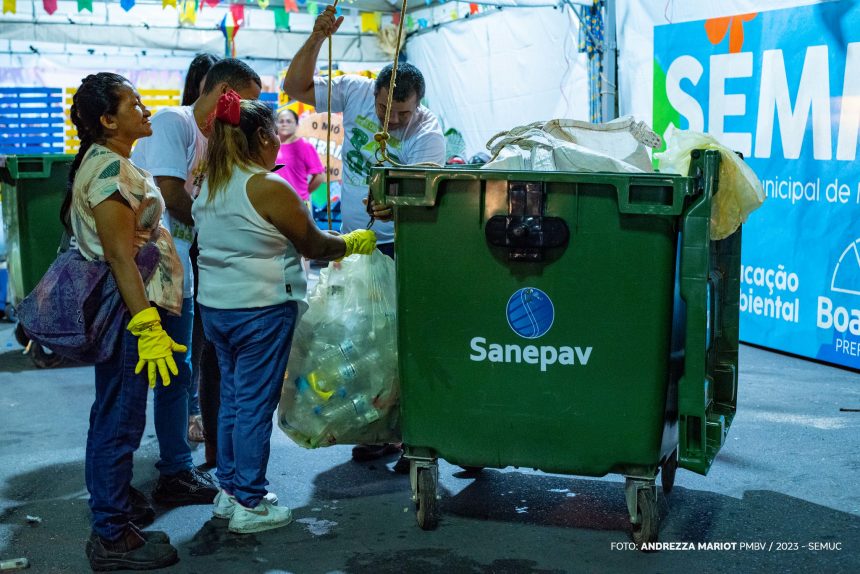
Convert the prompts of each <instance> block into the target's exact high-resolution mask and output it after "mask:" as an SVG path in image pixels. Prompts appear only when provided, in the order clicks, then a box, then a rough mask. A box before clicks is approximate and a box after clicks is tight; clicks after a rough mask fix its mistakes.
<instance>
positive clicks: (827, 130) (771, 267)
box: [654, 2, 860, 368]
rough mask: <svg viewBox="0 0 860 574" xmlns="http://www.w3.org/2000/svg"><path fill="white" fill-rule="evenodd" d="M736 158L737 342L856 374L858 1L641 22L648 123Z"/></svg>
mask: <svg viewBox="0 0 860 574" xmlns="http://www.w3.org/2000/svg"><path fill="white" fill-rule="evenodd" d="M669 124H673V125H675V126H677V127H680V128H682V129H691V130H696V131H705V132H708V133H710V134H712V135H714V136H715V137H717V138H718V139H719V140H720V141H721V142H722V143H724V144H726V145H727V146H729V147H731V148H733V149H735V150H737V151H739V152H741V153H743V155H744V157H745V158H746V160H747V161H748V162H749V165H750V166H751V167H752V168H753V169H754V170H755V172H756V174H757V175H758V176H759V178H760V179H761V181H762V184H763V186H764V190H765V193H766V194H767V199H766V200H765V203H764V206H763V207H762V208H761V209H759V210H758V211H756V212H754V213H753V214H752V215H751V216H750V219H749V222H748V223H747V224H746V225H745V226H744V228H743V254H742V259H741V265H742V267H741V299H740V307H741V333H740V335H741V339H742V340H743V341H746V342H749V343H755V344H759V345H764V346H767V347H770V348H773V349H778V350H782V351H786V352H790V353H796V354H798V355H803V356H806V357H811V358H816V359H820V360H823V361H828V362H831V363H836V364H839V365H844V366H848V367H853V368H860V165H859V164H858V163H857V162H856V161H855V159H856V156H857V143H858V126H860V3H856V2H832V3H824V4H818V5H813V6H804V7H797V8H791V9H786V10H775V11H769V12H760V13H756V14H745V15H738V16H734V17H727V18H717V19H713V20H707V21H698V22H685V23H680V24H669V25H665V26H658V27H656V28H655V29H654V125H655V128H656V129H657V130H658V131H659V132H660V133H664V132H665V130H666V128H667V127H668V126H669Z"/></svg>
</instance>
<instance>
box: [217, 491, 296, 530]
mask: <svg viewBox="0 0 860 574" xmlns="http://www.w3.org/2000/svg"><path fill="white" fill-rule="evenodd" d="M292 521H293V513H292V512H290V509H289V508H287V507H285V506H275V505H273V504H272V503H271V502H269V501H268V500H266V499H265V498H264V499H263V500H261V501H260V504H258V505H257V506H256V507H255V508H245V507H244V506H242V505H241V504H236V506H235V507H234V509H233V517H232V518H230V524H229V525H228V526H227V530H229V531H230V532H233V533H235V534H250V533H252V532H262V531H264V530H272V529H273V528H280V527H281V526H286V525H287V524H289V523H290V522H292Z"/></svg>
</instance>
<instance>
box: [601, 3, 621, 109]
mask: <svg viewBox="0 0 860 574" xmlns="http://www.w3.org/2000/svg"><path fill="white" fill-rule="evenodd" d="M615 4H616V2H615V0H606V14H605V17H604V19H603V26H604V27H605V30H604V34H603V37H604V50H603V56H602V57H603V76H604V77H603V81H602V82H601V88H602V89H601V92H602V93H601V94H600V96H601V97H600V105H601V106H602V110H601V112H602V116H603V121H604V122H608V121H610V120H614V119H615V118H617V117H618V104H617V101H618V100H617V98H618V71H617V68H616V62H617V56H618V44H617V43H616V41H615Z"/></svg>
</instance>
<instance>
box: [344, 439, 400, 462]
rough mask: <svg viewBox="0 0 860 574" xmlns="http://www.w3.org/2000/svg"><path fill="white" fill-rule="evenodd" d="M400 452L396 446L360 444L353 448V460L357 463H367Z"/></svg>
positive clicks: (389, 444)
mask: <svg viewBox="0 0 860 574" xmlns="http://www.w3.org/2000/svg"><path fill="white" fill-rule="evenodd" d="M399 452H400V447H399V446H397V445H396V444H391V443H385V444H359V445H355V446H354V447H352V460H354V461H356V462H367V461H369V460H376V459H378V458H382V457H383V456H388V455H390V454H397V453H399Z"/></svg>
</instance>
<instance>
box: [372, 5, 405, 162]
mask: <svg viewBox="0 0 860 574" xmlns="http://www.w3.org/2000/svg"><path fill="white" fill-rule="evenodd" d="M406 2H407V0H403V6H401V7H400V22H398V23H397V44H396V45H395V46H394V65H393V66H392V68H391V80H389V82H388V105H386V106H385V122H384V123H383V124H382V131H381V132H376V134H374V136H373V139H374V140H375V141H376V144H377V146H378V147H377V148H376V154H375V155H376V161H377V162H378V163H379V164H381V163H382V162H384V161H387V162H388V163H390V164H391V165H393V166H395V167H403V166H402V165H400V164H399V163H397V162H396V161H394V160H393V159H391V157H390V156H389V155H388V138H390V137H391V136H390V134H389V133H388V120H389V119H390V118H391V104H392V103H393V102H394V86H395V83H396V79H397V62H398V61H399V60H400V41H401V38H402V36H403V22H405V21H406Z"/></svg>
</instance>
